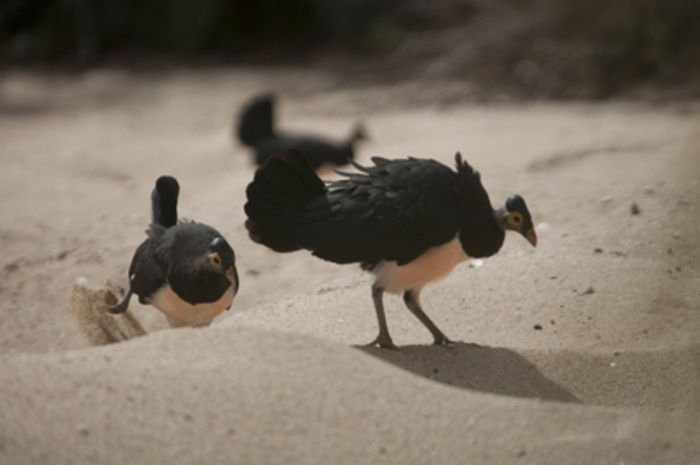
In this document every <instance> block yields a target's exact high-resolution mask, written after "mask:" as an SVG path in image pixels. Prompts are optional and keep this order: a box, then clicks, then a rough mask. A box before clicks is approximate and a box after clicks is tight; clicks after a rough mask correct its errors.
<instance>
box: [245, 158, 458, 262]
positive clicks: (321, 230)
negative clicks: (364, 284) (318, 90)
mask: <svg viewBox="0 0 700 465" xmlns="http://www.w3.org/2000/svg"><path fill="white" fill-rule="evenodd" d="M299 157H300V155H299V154H287V155H285V156H284V157H281V158H277V157H276V158H275V159H273V160H274V161H275V162H274V163H268V164H267V165H266V166H265V167H263V168H261V169H260V170H258V174H257V175H256V180H255V181H254V182H253V183H252V184H251V186H249V188H248V203H247V204H246V212H247V213H248V216H249V225H248V226H249V231H251V237H252V238H253V240H256V241H258V242H261V243H263V244H265V245H268V246H270V247H271V248H273V249H275V250H278V251H289V250H296V249H302V248H303V249H307V250H310V251H311V252H312V253H313V254H314V255H316V256H318V257H320V258H323V259H325V260H329V261H332V262H336V263H354V262H359V263H362V264H363V266H365V267H371V266H373V265H375V264H376V263H378V262H380V261H382V260H386V261H396V262H398V263H399V264H403V263H407V262H409V261H411V260H413V259H415V258H416V257H417V256H419V255H420V254H421V253H423V252H425V251H426V250H427V249H429V248H430V247H434V246H437V245H440V244H444V243H446V242H448V241H450V240H451V239H454V237H455V236H456V234H457V232H458V227H459V219H458V214H459V208H460V206H459V197H458V195H457V193H456V190H455V182H456V181H457V174H456V173H455V172H454V171H452V170H450V169H449V168H448V167H446V166H444V165H442V164H440V163H438V162H436V161H433V160H420V159H405V160H391V161H390V160H385V159H382V158H374V159H373V161H374V166H371V167H367V168H364V167H359V165H356V166H357V167H358V168H359V169H360V171H359V172H357V173H346V174H344V176H345V178H344V179H341V180H338V181H333V182H331V183H329V184H328V186H327V188H324V189H320V190H317V191H316V192H315V193H314V194H313V195H307V196H297V195H296V194H295V192H296V190H299V191H300V190H301V187H302V186H299V187H295V186H298V185H300V184H302V183H303V182H302V181H300V177H299V176H298V175H297V174H296V173H295V170H294V169H290V168H289V167H290V166H294V167H295V169H296V170H299V169H300V168H299V166H303V163H304V162H303V161H300V160H299ZM316 179H318V178H316ZM270 180H274V181H275V182H270ZM276 183H277V184H279V185H282V186H284V189H285V190H286V192H284V191H282V190H281V189H277V188H276V185H277V184H276ZM278 244H284V247H276V246H277V245H278Z"/></svg>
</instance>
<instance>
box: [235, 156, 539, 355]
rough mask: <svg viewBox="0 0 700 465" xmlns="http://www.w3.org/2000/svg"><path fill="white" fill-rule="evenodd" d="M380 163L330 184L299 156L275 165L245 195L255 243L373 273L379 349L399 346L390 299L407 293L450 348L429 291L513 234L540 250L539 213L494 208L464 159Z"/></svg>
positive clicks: (514, 199)
mask: <svg viewBox="0 0 700 465" xmlns="http://www.w3.org/2000/svg"><path fill="white" fill-rule="evenodd" d="M372 162H373V163H374V166H369V167H364V166H360V165H358V164H356V163H353V165H354V166H355V168H356V169H357V170H358V171H359V172H357V173H343V172H339V174H341V175H342V176H343V178H341V179H338V180H333V181H329V182H327V183H324V182H323V181H322V180H321V179H320V178H319V177H318V176H317V175H316V174H315V173H314V171H313V170H312V169H311V168H310V167H309V165H308V164H307V163H306V161H305V158H304V157H303V156H302V155H301V154H300V153H298V152H296V151H289V152H286V153H284V154H281V155H279V156H275V157H273V158H271V159H270V160H269V161H268V162H267V163H266V164H265V165H264V166H263V167H262V168H260V169H258V170H257V172H256V174H255V178H254V180H253V182H252V183H251V184H249V185H248V188H247V190H246V194H247V196H248V201H247V203H246V205H245V211H246V214H247V215H248V220H247V221H246V228H247V229H248V233H249V235H250V238H251V239H252V240H253V241H255V242H257V243H260V244H263V245H265V246H267V247H269V248H271V249H273V250H275V251H277V252H291V251H295V250H299V249H306V250H310V251H311V253H312V254H313V255H315V256H317V257H320V258H322V259H324V260H329V261H331V262H335V263H341V264H342V263H360V264H361V266H362V268H363V269H365V270H368V271H370V272H371V273H373V274H374V276H375V281H374V284H373V286H372V298H373V301H374V307H375V310H376V313H377V321H378V324H379V335H378V336H377V337H376V339H375V340H374V341H373V342H372V343H370V345H373V344H378V345H379V346H380V347H385V348H395V346H394V343H393V341H392V339H391V336H390V335H389V329H388V327H387V323H386V318H385V316H384V306H383V299H382V297H383V294H384V292H385V291H387V292H392V293H401V292H403V300H404V302H405V304H406V307H408V309H409V310H410V311H411V312H412V313H413V314H414V315H415V316H416V317H417V318H418V319H419V320H420V321H421V323H423V325H425V327H426V328H427V329H428V330H429V331H430V333H431V334H432V335H433V337H434V339H435V344H436V345H441V346H451V345H452V342H451V341H450V340H449V339H448V338H447V337H446V336H445V335H444V334H443V332H442V331H440V329H439V328H438V327H437V326H436V325H435V323H433V322H432V321H431V320H430V318H428V316H427V315H426V314H425V312H423V309H422V308H421V305H420V302H419V294H420V291H421V289H422V288H423V287H424V286H425V285H426V284H428V283H430V282H432V281H435V280H437V279H440V278H443V277H445V276H447V275H448V274H449V273H450V272H451V271H452V269H453V268H454V267H455V266H456V265H457V264H459V263H460V262H462V261H464V260H465V259H467V258H468V257H473V258H479V257H488V256H491V255H493V254H495V253H496V252H498V250H499V249H500V248H501V246H502V245H503V241H504V239H505V232H506V230H512V231H516V232H518V233H520V234H521V235H523V236H524V237H525V239H527V240H528V242H530V244H532V245H533V246H535V245H536V244H537V236H536V234H535V230H534V227H533V223H532V218H531V216H530V212H529V211H528V209H527V206H526V205H525V201H524V200H523V198H522V197H521V196H519V195H513V196H511V197H509V198H508V199H507V200H506V203H505V206H504V207H502V208H498V209H495V210H494V209H493V207H492V206H491V202H490V200H489V196H488V194H487V193H486V190H484V188H483V186H482V185H481V180H480V176H479V173H478V172H476V171H474V169H473V168H472V167H471V166H470V165H469V164H468V163H467V162H465V161H464V160H462V157H461V155H460V154H459V153H457V155H456V157H455V162H456V172H455V171H453V170H452V169H450V168H449V167H447V166H445V165H443V164H441V163H439V162H437V161H435V160H426V159H417V158H408V159H397V160H387V159H384V158H379V157H374V158H372Z"/></svg>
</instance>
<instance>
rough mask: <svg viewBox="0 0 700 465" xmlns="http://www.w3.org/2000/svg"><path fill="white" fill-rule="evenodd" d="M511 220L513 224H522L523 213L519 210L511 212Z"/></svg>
mask: <svg viewBox="0 0 700 465" xmlns="http://www.w3.org/2000/svg"><path fill="white" fill-rule="evenodd" d="M510 220H511V221H512V222H513V224H516V225H520V224H522V222H523V215H521V214H520V213H518V212H513V213H511V214H510Z"/></svg>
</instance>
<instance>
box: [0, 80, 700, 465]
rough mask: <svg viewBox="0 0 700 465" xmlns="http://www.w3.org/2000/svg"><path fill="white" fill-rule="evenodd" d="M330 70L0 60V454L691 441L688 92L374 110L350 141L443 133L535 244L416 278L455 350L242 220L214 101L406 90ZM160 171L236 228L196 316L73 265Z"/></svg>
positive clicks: (229, 106)
mask: <svg viewBox="0 0 700 465" xmlns="http://www.w3.org/2000/svg"><path fill="white" fill-rule="evenodd" d="M58 84H60V85H58ZM326 84H328V82H327V81H326V80H324V77H323V76H316V75H309V74H308V72H306V71H305V72H293V71H284V72H279V73H278V72H274V71H273V70H269V72H267V71H266V72H265V73H259V72H255V71H236V72H230V71H226V70H219V71H210V72H204V71H197V72H192V73H190V72H182V73H181V74H177V75H172V76H170V75H169V76H167V79H165V78H164V79H154V76H152V75H149V76H145V77H140V76H137V75H126V74H122V73H115V72H104V71H100V72H88V73H85V74H84V75H80V76H71V77H70V78H69V79H66V80H62V79H61V78H60V77H55V78H52V79H44V78H40V77H32V78H31V79H29V78H27V76H26V75H22V76H14V75H12V74H9V75H8V76H7V77H5V78H4V79H3V80H0V91H2V92H4V94H3V95H12V96H13V99H14V100H16V103H17V105H20V106H21V104H22V103H23V102H24V104H26V105H27V106H28V107H31V108H32V111H31V112H22V113H2V108H0V140H2V147H1V148H0V151H1V155H2V156H1V157H0V159H2V168H3V169H1V170H0V208H2V212H3V215H0V220H1V221H3V222H2V223H1V224H0V245H1V246H2V249H3V256H2V263H0V313H1V314H2V315H3V319H2V322H1V326H0V352H1V353H2V355H0V379H1V380H2V382H0V412H2V415H0V463H2V464H4V463H8V464H25V463H30V464H44V463H58V464H62V463H65V464H75V463H115V464H116V463H119V464H122V463H232V462H235V463H256V464H257V463H270V464H274V463H284V464H288V463H305V464H313V463H319V464H320V463H323V464H327V463H348V464H350V463H352V464H357V463H397V464H402V465H403V464H412V463H475V464H476V463H484V464H502V463H516V462H522V463H537V464H544V463H552V464H561V463H566V464H570V463H581V464H590V463H612V464H620V463H663V464H675V463H677V464H684V465H687V464H689V463H693V460H695V461H697V457H700V450H699V447H700V443H698V441H697V438H698V436H699V434H700V420H699V415H700V413H699V410H700V402H699V401H698V399H700V363H698V361H699V360H700V347H699V346H698V339H697V335H698V334H700V312H698V309H700V304H699V303H698V302H699V301H698V294H697V289H698V283H699V282H700V269H699V268H698V265H697V264H698V263H700V244H699V243H698V240H697V237H698V236H697V219H698V218H700V184H699V183H698V179H699V178H698V176H699V175H700V163H699V162H698V160H699V158H698V157H699V154H700V128H698V125H697V121H698V118H697V114H700V110H698V107H697V105H694V104H692V103H690V104H683V105H674V106H668V107H665V108H658V107H655V108H650V107H645V106H641V105H635V104H628V103H610V104H605V105H600V106H597V105H584V104H566V105H553V104H552V105H548V104H530V105H525V106H506V105H502V106H489V107H486V106H479V105H475V106H474V105H469V106H468V105H464V106H461V105H455V106H452V107H450V108H423V109H420V110H408V109H407V110H405V111H403V110H402V111H389V112H377V111H375V112H373V113H372V114H371V115H370V116H371V117H370V120H369V121H367V125H368V126H369V127H370V130H371V131H372V134H373V135H375V142H374V145H373V146H370V147H367V148H365V149H366V151H364V152H363V153H362V154H361V157H360V161H361V162H365V161H366V160H367V158H368V156H370V155H383V156H388V157H398V156H407V155H411V156H430V157H434V158H437V159H439V160H441V161H443V162H446V163H452V159H453V156H454V152H455V150H457V149H460V150H462V153H463V154H465V156H466V157H467V159H468V160H469V161H470V162H471V163H472V164H473V165H474V166H476V167H477V168H478V169H479V170H480V171H481V173H482V179H483V180H484V183H485V184H486V187H487V189H488V191H489V193H490V195H491V199H492V201H493V203H494V204H496V205H498V204H501V203H502V202H503V200H504V199H505V198H506V197H507V196H508V195H510V194H513V193H520V194H522V195H523V196H524V197H525V198H526V199H527V202H528V205H529V206H530V209H531V211H532V213H533V216H534V218H535V220H536V222H537V223H539V230H538V235H539V236H540V244H539V246H538V248H537V249H532V248H530V247H529V245H528V244H527V243H525V241H524V240H522V238H519V237H517V236H511V237H509V238H508V239H507V241H506V244H505V245H504V247H503V249H502V250H501V252H499V254H498V255H497V256H495V257H492V258H490V259H488V260H484V261H483V262H481V263H479V264H472V266H471V267H470V266H469V265H468V264H464V265H462V266H460V267H458V268H457V269H456V270H455V272H454V273H452V274H451V275H450V276H449V278H447V279H446V280H445V281H443V282H441V283H439V284H436V285H435V286H431V287H429V288H427V289H426V290H425V291H424V292H423V293H422V301H423V304H424V307H425V310H426V313H428V314H429V315H430V317H431V318H432V319H433V320H434V321H435V322H436V324H438V325H439V326H440V327H441V329H442V330H443V331H444V332H445V333H446V334H447V335H448V336H449V337H451V338H452V339H454V340H456V341H460V342H459V343H458V344H457V347H456V348H455V349H454V350H444V349H441V348H436V347H432V346H430V345H429V343H430V342H431V338H430V335H429V334H428V332H427V331H426V330H425V328H423V327H422V326H421V325H420V323H418V322H417V321H416V319H415V318H414V317H413V316H412V315H411V314H410V313H409V312H408V311H406V309H405V308H403V304H402V302H401V299H399V298H396V297H392V296H387V298H386V301H385V304H386V311H387V319H388V323H389V327H390V330H391V332H392V336H393V337H394V341H395V342H396V343H397V344H398V345H399V346H400V347H401V350H400V351H399V352H393V351H385V350H377V349H368V348H361V347H358V346H359V345H361V344H363V343H366V342H368V341H370V340H371V339H372V338H373V337H374V336H375V335H376V331H377V328H376V321H375V316H374V311H373V309H372V302H371V298H370V278H369V277H368V276H367V275H366V274H363V273H362V272H361V271H360V270H359V269H358V268H357V267H352V266H347V267H341V266H335V265H332V264H328V263H324V262H322V261H320V260H317V259H314V258H313V257H311V256H309V255H308V254H305V253H295V254H287V255H280V254H275V253H273V252H270V251H268V250H266V249H264V248H263V247H259V246H257V245H255V244H253V243H251V241H250V240H249V239H248V237H247V235H246V232H245V229H244V227H243V221H244V215H243V210H242V206H243V203H244V201H245V196H244V188H245V186H246V184H247V183H248V182H249V181H250V179H251V176H252V168H251V166H250V163H249V160H248V159H247V158H246V156H245V151H244V150H243V149H242V148H240V147H237V146H236V147H234V149H232V148H231V141H230V121H231V116H232V114H233V110H234V109H235V108H236V107H237V106H238V104H240V103H241V102H242V101H244V100H245V99H246V98H247V97H248V96H249V94H250V93H252V92H253V91H257V90H259V89H260V88H261V87H263V86H266V87H270V88H277V89H279V90H280V91H281V92H282V93H284V92H285V91H287V92H290V93H292V94H294V92H296V94H295V95H302V96H303V99H294V98H288V99H286V100H285V105H284V106H283V107H282V113H281V118H282V120H284V121H285V123H286V124H287V126H286V127H289V128H290V129H300V130H308V129H309V128H314V129H315V130H317V131H318V132H324V133H328V134H329V135H337V136H339V137H340V136H342V135H343V134H344V132H345V131H346V130H347V127H348V124H349V123H348V119H350V118H349V116H350V115H349V114H348V113H352V115H351V116H352V119H353V120H355V119H357V120H360V119H365V118H366V117H367V113H366V112H365V110H362V111H360V109H361V108H362V105H361V102H362V101H366V100H367V99H373V98H374V97H377V100H376V102H381V101H382V100H381V98H380V97H381V96H382V95H383V94H385V93H387V92H395V93H396V92H398V93H400V92H401V89H393V88H392V89H387V88H366V89H364V88H363V89H356V90H343V89H336V88H334V87H333V86H332V85H326ZM324 86H325V87H324ZM309 89H315V90H314V91H313V92H311V91H310V90H309ZM318 89H326V90H325V91H319V90H318ZM249 91H250V92H249ZM2 92H0V93H2ZM362 99H365V100H362ZM36 102H42V105H41V106H37V105H31V104H32V103H36ZM358 102H360V103H358ZM376 102H373V105H372V106H371V107H370V108H376V107H377V103H376ZM353 112H356V113H353ZM363 150H364V149H363ZM232 152H233V153H232ZM164 173H168V174H172V175H174V176H176V177H178V179H179V180H180V184H181V188H182V190H181V212H182V214H183V216H187V217H191V218H194V219H197V220H200V221H202V222H206V223H208V224H212V225H214V226H216V227H217V229H219V230H220V231H222V232H223V233H224V234H225V235H226V237H227V239H228V241H229V242H230V243H231V244H232V245H233V247H234V249H235V250H236V256H237V261H238V271H239V275H240V276H241V291H240V293H239V295H237V296H236V300H235V301H234V304H233V307H232V309H231V311H230V312H225V313H224V314H222V315H221V316H220V317H218V318H217V319H216V320H215V321H214V323H213V325H212V327H210V328H206V329H196V330H195V329H178V330H171V329H167V326H168V325H167V322H166V321H165V318H164V317H163V316H162V314H161V313H160V312H158V311H156V310H154V309H152V308H149V307H144V306H141V305H139V304H138V303H137V302H132V305H131V307H130V310H129V311H130V314H129V315H127V317H113V316H111V315H108V314H106V313H105V311H104V310H105V307H106V306H107V305H108V304H109V303H110V302H113V300H110V299H112V296H111V295H110V293H109V292H108V291H107V288H104V289H89V288H87V287H82V286H75V287H74V283H75V280H76V278H77V277H78V276H85V277H86V278H88V279H90V281H91V282H95V283H97V282H102V280H103V279H106V278H108V279H111V280H113V281H114V282H116V283H119V284H123V282H122V281H121V280H125V279H126V270H127V267H128V264H129V260H130V258H131V256H132V254H133V251H134V249H135V248H136V247H137V245H138V244H139V243H140V242H141V241H142V240H143V237H144V235H143V230H144V229H145V227H146V224H147V222H148V199H149V195H150V190H151V186H152V183H153V181H154V180H155V179H156V177H157V176H159V175H161V174H164ZM28 180H31V182H27V181H28ZM633 204H634V205H636V207H637V208H636V210H635V211H636V214H631V211H632V209H631V206H632V205H633ZM71 289H73V294H72V298H69V297H70V296H69V295H68V294H69V292H70V290H71ZM134 300H136V299H134ZM76 322H78V324H76ZM144 332H147V333H148V334H147V335H145V336H143V335H142V334H143V333H144ZM86 336H87V337H86ZM135 336H138V337H135ZM127 339H128V340H127ZM114 342H116V343H114ZM105 343H110V344H108V345H102V344H105ZM475 343H476V344H479V345H478V346H477V345H475ZM93 344H97V345H102V346H100V347H92V345H93Z"/></svg>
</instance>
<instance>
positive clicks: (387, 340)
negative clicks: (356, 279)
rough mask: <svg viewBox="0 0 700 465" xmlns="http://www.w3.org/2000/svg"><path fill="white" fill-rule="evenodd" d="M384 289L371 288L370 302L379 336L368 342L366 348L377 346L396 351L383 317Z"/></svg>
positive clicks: (375, 286) (374, 286)
mask: <svg viewBox="0 0 700 465" xmlns="http://www.w3.org/2000/svg"><path fill="white" fill-rule="evenodd" d="M383 295H384V289H382V288H381V287H379V286H377V285H373V286H372V300H373V301H374V310H376V312H377V323H379V335H378V336H377V337H376V338H375V339H374V341H372V342H370V343H369V344H368V346H373V345H378V346H379V347H382V348H385V349H396V348H397V347H396V346H395V345H394V341H392V340H391V336H390V335H389V327H388V326H387V324H386V316H385V315H384V302H383V301H382V296H383Z"/></svg>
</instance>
